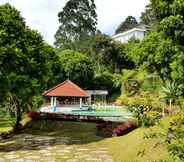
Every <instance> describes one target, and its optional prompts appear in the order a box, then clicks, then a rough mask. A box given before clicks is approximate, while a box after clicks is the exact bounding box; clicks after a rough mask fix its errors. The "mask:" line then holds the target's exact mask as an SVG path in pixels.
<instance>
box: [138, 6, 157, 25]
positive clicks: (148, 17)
mask: <svg viewBox="0 0 184 162" xmlns="http://www.w3.org/2000/svg"><path fill="white" fill-rule="evenodd" d="M140 19H141V22H140V23H141V24H145V25H149V26H151V25H153V23H154V22H155V20H156V18H155V15H154V13H153V9H152V8H151V4H148V5H147V6H146V7H145V11H144V12H142V13H141V17H140Z"/></svg>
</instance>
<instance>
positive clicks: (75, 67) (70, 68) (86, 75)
mask: <svg viewBox="0 0 184 162" xmlns="http://www.w3.org/2000/svg"><path fill="white" fill-rule="evenodd" d="M58 56H59V59H60V62H61V67H62V69H63V72H62V73H63V74H64V78H65V79H67V78H69V79H71V80H72V81H74V82H75V83H77V84H78V85H80V86H81V87H83V88H89V87H90V83H91V81H92V80H93V76H94V64H93V63H92V61H91V60H90V58H89V57H87V56H85V55H84V54H82V53H79V52H76V51H73V50H64V51H62V52H60V53H58Z"/></svg>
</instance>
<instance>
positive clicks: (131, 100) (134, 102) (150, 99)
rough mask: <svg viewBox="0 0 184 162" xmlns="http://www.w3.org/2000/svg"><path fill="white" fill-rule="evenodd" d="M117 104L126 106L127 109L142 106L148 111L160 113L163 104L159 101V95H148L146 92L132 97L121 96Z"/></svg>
mask: <svg viewBox="0 0 184 162" xmlns="http://www.w3.org/2000/svg"><path fill="white" fill-rule="evenodd" d="M117 103H119V104H123V105H127V106H128V107H139V106H140V105H144V106H145V107H148V108H149V110H150V111H158V112H162V110H163V108H164V107H165V104H164V103H162V102H161V101H160V98H159V94H157V93H150V92H148V91H146V92H141V93H139V94H136V95H134V96H132V97H127V96H126V95H122V96H120V97H119V98H118V100H117Z"/></svg>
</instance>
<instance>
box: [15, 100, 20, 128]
mask: <svg viewBox="0 0 184 162" xmlns="http://www.w3.org/2000/svg"><path fill="white" fill-rule="evenodd" d="M15 119H16V121H15V126H14V130H15V131H16V130H17V129H19V128H20V121H21V109H20V104H19V101H17V106H16V112H15Z"/></svg>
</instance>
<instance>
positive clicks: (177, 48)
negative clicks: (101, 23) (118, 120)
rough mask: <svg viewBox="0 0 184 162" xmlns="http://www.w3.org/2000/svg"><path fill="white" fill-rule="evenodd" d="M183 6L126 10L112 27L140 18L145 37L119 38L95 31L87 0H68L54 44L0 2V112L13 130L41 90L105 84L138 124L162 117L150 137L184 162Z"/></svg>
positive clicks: (170, 1) (179, 0)
mask: <svg viewBox="0 0 184 162" xmlns="http://www.w3.org/2000/svg"><path fill="white" fill-rule="evenodd" d="M183 11H184V1H183V0H150V4H149V5H148V6H147V7H146V10H145V11H144V12H143V13H142V16H141V21H140V22H137V20H136V19H135V18H134V17H132V16H129V17H127V19H126V20H125V21H123V22H122V23H121V24H120V25H119V27H118V28H117V30H116V33H119V32H122V31H125V30H127V29H130V28H132V27H134V26H136V25H137V24H141V23H144V24H146V25H149V31H148V32H147V33H146V36H145V38H144V40H143V41H141V42H140V41H138V40H134V39H131V40H130V41H129V42H128V43H126V44H121V43H120V42H115V41H113V40H112V39H111V37H109V36H107V35H105V34H103V33H101V32H100V31H99V30H98V29H97V27H96V24H97V14H96V6H95V3H94V1H93V0H82V1H81V0H69V1H68V2H67V3H66V5H65V7H64V8H63V9H62V11H60V12H59V14H58V17H59V23H60V26H59V29H58V30H57V32H56V34H55V38H56V41H55V47H52V46H49V45H48V44H47V43H45V42H44V40H43V39H42V37H41V35H40V34H39V33H38V32H37V31H34V30H32V29H30V28H29V27H28V26H26V24H25V21H24V19H23V18H22V16H21V15H20V12H19V11H17V10H16V9H15V8H14V7H12V6H11V5H9V4H5V5H1V6H0V90H1V91H0V108H1V111H0V113H1V114H4V113H5V114H6V115H7V114H8V116H9V117H10V118H11V119H12V118H13V119H15V120H14V122H13V123H14V124H15V128H18V127H19V124H20V120H21V117H22V114H24V113H26V112H28V111H29V110H31V109H36V108H38V107H39V106H40V104H42V97H41V96H40V94H41V92H43V91H44V90H45V89H47V88H49V87H52V86H53V85H55V84H56V83H58V82H61V81H63V80H65V79H67V78H69V79H71V80H73V81H74V82H76V83H77V84H78V85H80V86H81V87H83V88H86V89H88V88H89V89H107V90H109V92H110V95H109V96H108V97H109V98H111V96H114V95H115V94H118V93H117V92H120V96H118V98H116V103H117V104H123V105H126V106H128V107H129V108H130V110H131V111H132V112H133V113H134V115H135V117H136V118H137V120H138V124H139V126H140V127H141V126H142V127H150V126H153V125H155V124H157V126H158V127H159V124H160V121H161V120H162V118H163V117H165V116H167V119H168V124H167V125H165V130H164V133H161V135H160V134H159V133H158V132H156V133H155V134H156V135H155V137H157V138H159V139H164V141H163V143H164V145H166V146H167V148H168V150H169V152H170V153H171V155H173V156H174V158H176V159H177V160H184V157H183V155H184V142H183V141H184V140H183V134H184V129H183V124H184V123H183V122H184V118H183V111H184V110H183V108H184V44H183V42H184V12H183ZM114 101H115V100H114ZM160 131H161V129H160ZM148 136H149V135H148Z"/></svg>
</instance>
